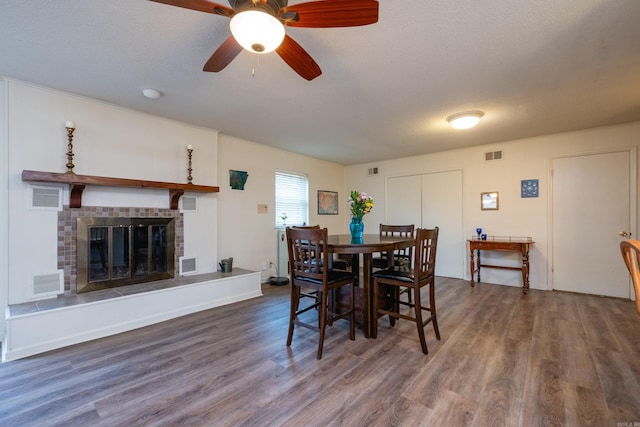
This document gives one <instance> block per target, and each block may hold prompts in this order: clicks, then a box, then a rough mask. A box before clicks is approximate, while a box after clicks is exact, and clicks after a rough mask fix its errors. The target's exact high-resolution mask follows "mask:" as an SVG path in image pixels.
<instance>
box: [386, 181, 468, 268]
mask: <svg viewBox="0 0 640 427" xmlns="http://www.w3.org/2000/svg"><path fill="white" fill-rule="evenodd" d="M386 194H387V203H386V209H387V212H386V221H385V223H386V224H414V225H415V226H416V228H417V227H425V228H433V227H435V226H438V227H440V234H439V236H438V255H437V258H436V274H437V275H439V276H446V277H455V278H459V279H463V278H464V273H463V272H464V260H465V256H466V251H465V243H466V241H465V238H464V229H463V222H462V171H448V172H438V173H431V174H423V175H411V176H401V177H392V178H388V179H387V193H386Z"/></svg>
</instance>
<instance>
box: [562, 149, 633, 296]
mask: <svg viewBox="0 0 640 427" xmlns="http://www.w3.org/2000/svg"><path fill="white" fill-rule="evenodd" d="M634 159H635V151H633V152H630V151H618V152H611V153H602V154H591V155H583V156H574V157H563V158H556V159H553V160H552V193H553V196H552V197H553V201H552V215H553V218H552V221H553V227H552V233H553V234H552V256H553V260H552V262H553V263H552V284H553V288H554V289H557V290H563V291H570V292H580V293H587V294H595V295H606V296H614V297H621V298H630V290H631V289H630V284H629V274H628V272H627V270H626V268H625V267H624V263H623V262H622V257H621V255H620V246H619V245H620V240H621V239H624V238H628V237H624V236H621V235H620V233H621V232H622V233H629V232H631V220H630V217H631V213H630V206H635V194H632V193H633V192H632V191H631V189H632V188H635V186H633V185H632V183H631V179H632V178H631V170H635V160H634ZM632 160H633V164H632V163H631V162H632Z"/></svg>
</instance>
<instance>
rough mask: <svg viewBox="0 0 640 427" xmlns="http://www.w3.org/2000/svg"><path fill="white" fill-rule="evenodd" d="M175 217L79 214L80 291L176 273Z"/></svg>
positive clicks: (145, 280) (138, 281)
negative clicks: (89, 215) (121, 216)
mask: <svg viewBox="0 0 640 427" xmlns="http://www.w3.org/2000/svg"><path fill="white" fill-rule="evenodd" d="M174 242H175V219H174V218H120V217H115V218H114V217H79V218H78V219H77V272H78V276H77V292H78V293H81V292H89V291H95V290H99V289H106V288H113V287H117V286H125V285H130V284H134V283H142V282H150V281H154V280H161V279H169V278H172V277H174V252H175V247H174Z"/></svg>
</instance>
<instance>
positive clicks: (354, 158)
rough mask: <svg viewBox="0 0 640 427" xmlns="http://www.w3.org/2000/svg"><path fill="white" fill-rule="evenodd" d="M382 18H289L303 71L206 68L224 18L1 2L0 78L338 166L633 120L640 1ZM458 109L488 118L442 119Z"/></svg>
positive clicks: (261, 66) (567, 2) (428, 10)
mask: <svg viewBox="0 0 640 427" xmlns="http://www.w3.org/2000/svg"><path fill="white" fill-rule="evenodd" d="M218 2H219V3H221V4H224V5H226V4H227V2H226V1H225V0H219V1H218ZM302 2H303V1H294V0H292V1H290V2H289V3H290V5H292V4H297V3H302ZM379 16H380V18H379V22H378V23H376V24H373V25H369V26H362V27H354V28H322V29H311V28H291V27H288V28H287V34H288V35H289V36H291V37H293V38H294V39H295V40H296V41H297V42H298V43H299V44H300V45H302V47H303V48H304V49H305V50H306V51H307V52H308V53H309V54H310V55H311V56H312V57H313V58H314V59H315V60H316V62H317V63H318V64H319V65H320V67H321V68H322V72H323V74H322V75H321V76H320V77H318V78H316V79H315V80H313V81H311V82H309V81H306V80H304V79H302V78H301V77H299V76H298V75H297V74H296V73H295V72H294V71H292V70H291V69H290V68H289V67H288V66H287V65H286V64H285V63H284V62H283V61H282V60H281V59H280V57H279V56H278V55H277V54H275V53H272V54H267V55H260V56H258V55H254V54H251V53H248V52H242V53H241V54H240V55H239V56H238V57H237V58H236V59H235V60H234V61H233V62H232V63H231V64H230V65H229V66H228V67H227V68H225V69H224V70H223V71H222V72H220V73H205V72H203V71H202V67H203V66H204V63H205V62H206V61H207V59H208V58H209V57H210V56H211V54H212V53H213V51H215V50H216V49H217V47H218V46H219V45H220V44H221V43H222V42H223V41H224V40H225V39H226V38H227V37H228V36H229V34H230V33H229V28H228V24H229V20H228V19H227V18H225V17H222V16H217V15H213V14H208V13H203V12H197V11H192V10H187V9H181V8H177V7H173V6H167V5H164V4H159V3H154V2H150V1H146V0H90V1H89V0H20V1H17V0H0V75H4V76H7V77H11V78H15V79H19V80H23V81H26V82H31V83H36V84H39V85H44V86H47V87H51V88H55V89H60V90H63V91H67V92H71V93H76V94H80V95H85V96H88V97H91V98H96V99H101V100H104V101H107V102H111V103H115V104H119V105H123V106H126V107H130V108H134V109H137V110H142V111H146V112H149V113H152V114H157V115H160V116H165V117H170V118H173V119H177V120H181V121H185V122H189V123H194V124H196V125H201V126H206V127H210V128H214V129H218V130H220V131H221V132H222V133H225V134H228V135H233V136H236V137H240V138H243V139H247V140H251V141H255V142H259V143H263V144H267V145H271V146H274V147H278V148H281V149H284V150H288V151H293V152H297V153H301V154H305V155H308V156H312V157H316V158H320V159H325V160H329V161H333V162H337V163H341V164H345V165H347V164H355V163H364V162H374V161H379V160H383V159H392V158H399V157H405V156H412V155H417V154H424V153H432V152H437V151H443V150H450V149H455V148H461V147H467V146H473V145H479V144H487V143H493V142H500V141H507V140H513V139H518V138H525V137H531V136H536V135H544V134H551V133H557V132H565V131H571V130H576V129H584V128H590V127H596V126H603V125H610V124H617V123H625V122H630V121H638V120H640V1H638V0H535V1H510V0H403V1H399V0H380V12H379ZM149 87H151V88H155V89H157V90H159V91H160V92H162V94H163V96H162V97H161V98H160V99H157V100H150V99H147V98H145V97H143V95H142V93H141V90H142V89H144V88H149ZM465 110H482V111H484V112H485V117H484V118H483V120H482V121H481V122H480V124H479V125H478V126H477V127H475V128H474V129H471V130H465V131H460V130H454V129H452V128H450V127H449V125H448V124H447V123H446V121H445V119H446V117H447V116H449V115H450V114H453V113H456V112H459V111H465ZM69 119H73V118H69Z"/></svg>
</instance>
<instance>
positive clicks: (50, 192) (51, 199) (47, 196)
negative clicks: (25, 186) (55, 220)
mask: <svg viewBox="0 0 640 427" xmlns="http://www.w3.org/2000/svg"><path fill="white" fill-rule="evenodd" d="M30 192H31V197H30V198H29V200H30V202H31V207H32V208H35V209H44V210H62V188H61V187H35V186H31V191H30Z"/></svg>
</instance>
